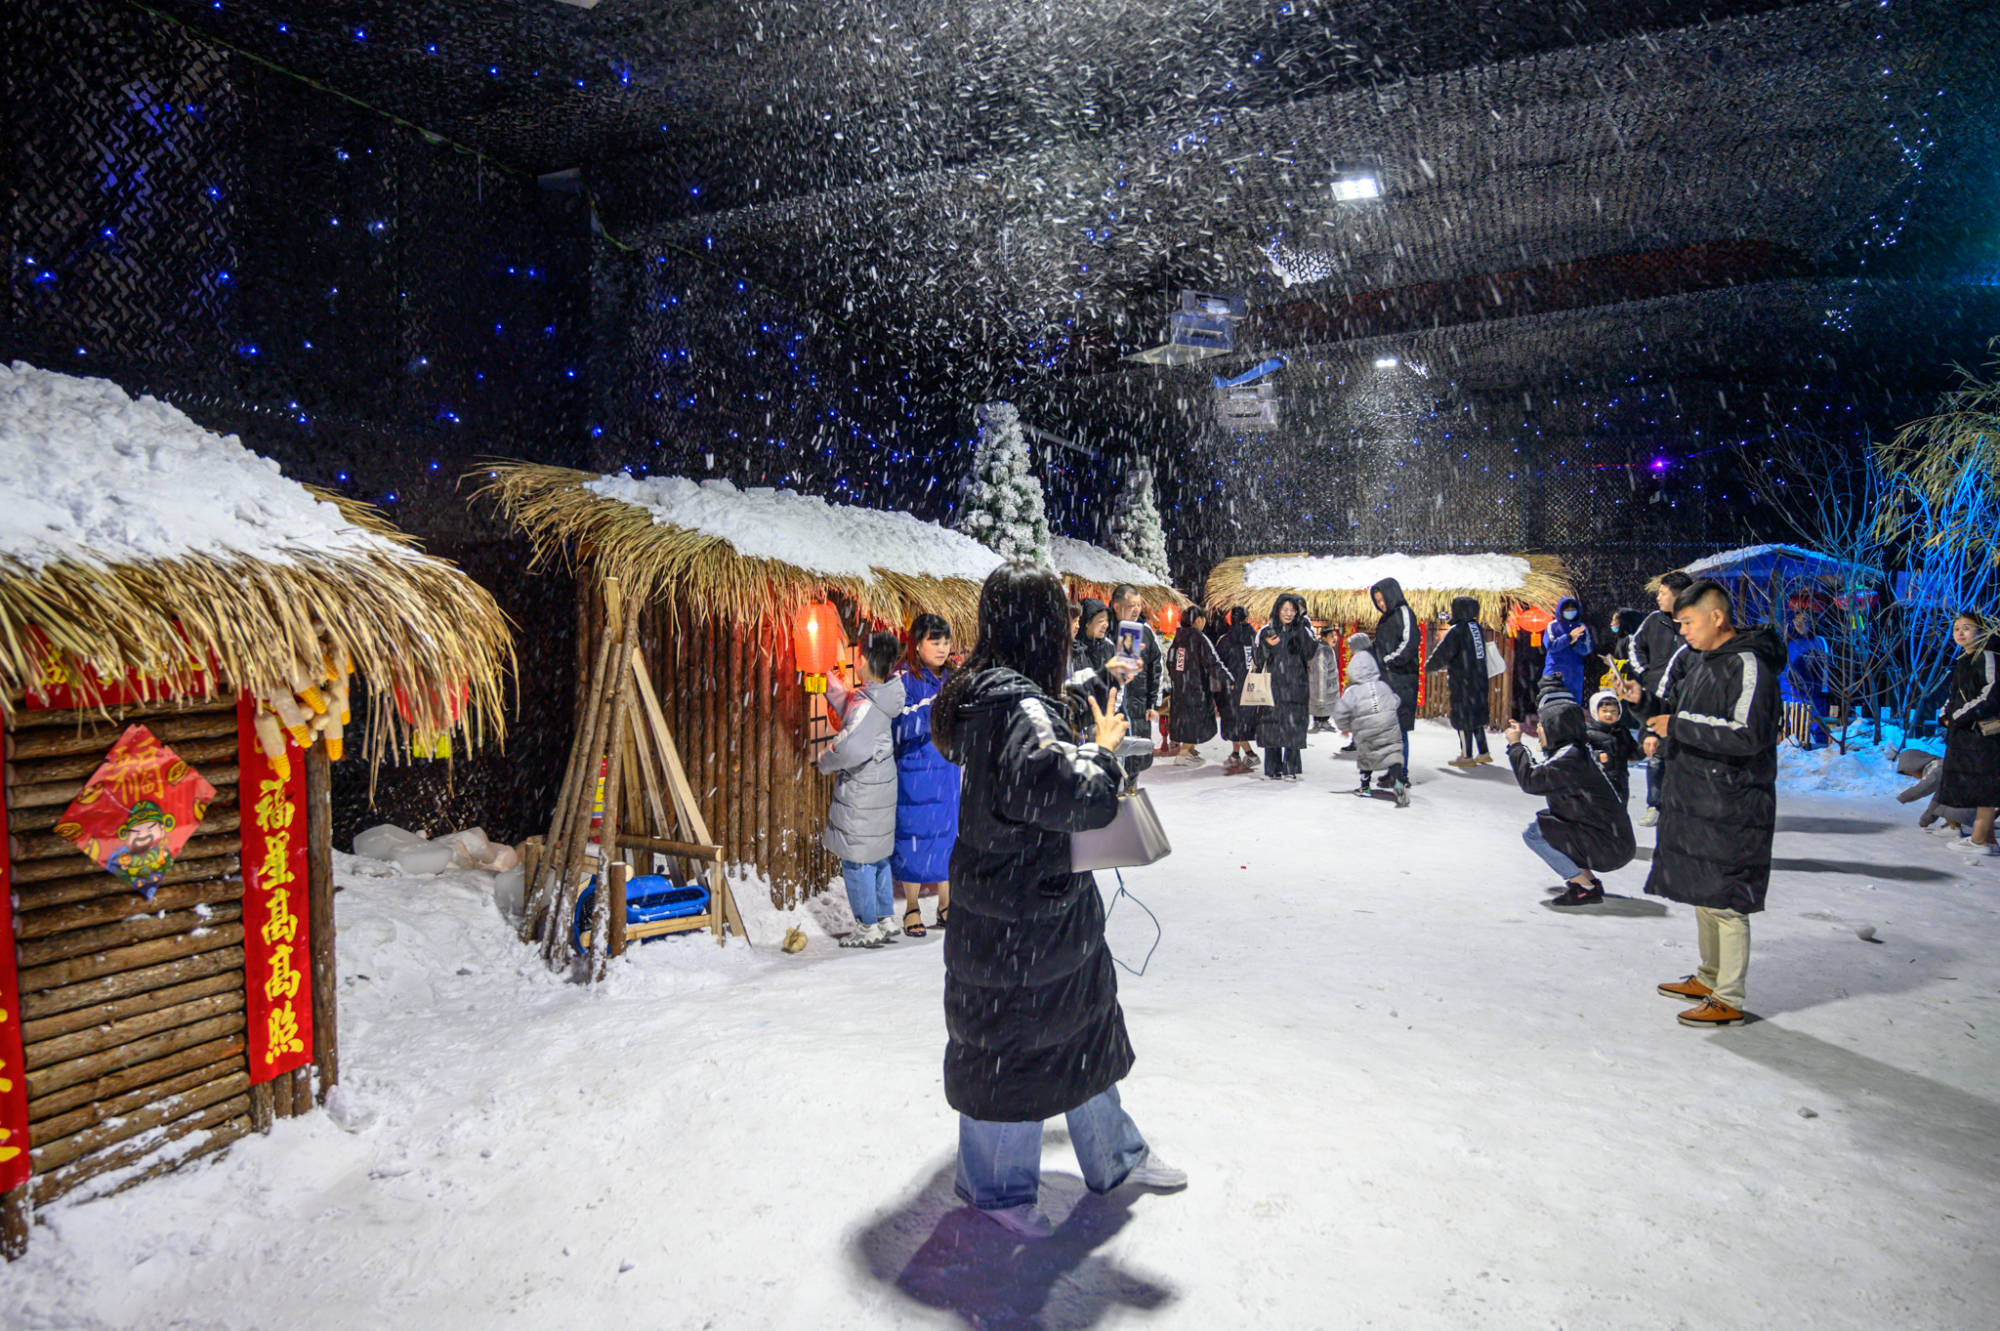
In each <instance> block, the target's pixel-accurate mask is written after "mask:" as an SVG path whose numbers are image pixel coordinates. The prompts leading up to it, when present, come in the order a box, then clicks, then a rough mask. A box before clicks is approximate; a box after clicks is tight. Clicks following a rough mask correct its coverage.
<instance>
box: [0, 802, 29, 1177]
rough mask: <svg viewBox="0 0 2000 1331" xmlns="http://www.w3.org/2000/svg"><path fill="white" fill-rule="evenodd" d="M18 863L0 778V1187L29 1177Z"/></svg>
mask: <svg viewBox="0 0 2000 1331" xmlns="http://www.w3.org/2000/svg"><path fill="white" fill-rule="evenodd" d="M13 893H14V866H13V863H12V861H11V860H10V858H9V856H8V852H7V790H6V784H5V783H4V782H0V1192H5V1191H7V1190H8V1189H10V1188H18V1187H20V1186H21V1185H22V1184H23V1183H26V1182H27V1181H28V1167H29V1161H28V1079H27V1075H26V1068H25V1066H24V1063H23V1055H22V1052H21V985H20V975H19V973H18V972H17V971H16V970H15V969H14V895H13Z"/></svg>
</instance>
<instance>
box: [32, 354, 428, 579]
mask: <svg viewBox="0 0 2000 1331" xmlns="http://www.w3.org/2000/svg"><path fill="white" fill-rule="evenodd" d="M0 499H4V501H5V502H4V506H0V558H5V559H10V560H12V561H14V562H16V563H17V564H19V565H21V566H24V567H26V568H28V569H30V570H39V569H42V568H45V567H47V566H48V565H49V564H52V563H55V562H57V561H60V560H70V561H74V562H75V563H78V564H86V565H94V566H98V567H106V566H109V565H112V564H121V563H143V562H145V561H147V560H155V559H177V558H184V557H187V556H189V555H206V556H211V557H214V558H230V557H232V556H240V557H243V558H248V559H256V560H261V561H263V562H265V563H269V564H290V563H293V562H294V561H295V559H296V558H297V557H298V556H299V555H301V554H305V553H313V554H327V553H336V552H349V553H357V554H359V553H368V554H375V555H380V556H382V557H385V558H396V559H401V558H417V559H421V558H423V556H422V555H420V554H417V553H416V552H415V551H413V550H411V549H410V548H409V547H408V546H407V545H403V544H400V543H398V542H397V541H394V540H391V539H388V538H386V537H384V536H381V535H378V534H376V533H375V532H373V531H369V530H367V529H366V528H364V527H361V526H358V525H356V523H355V522H354V521H353V520H352V519H351V518H350V517H349V516H348V515H347V514H346V513H344V512H342V511H341V509H340V507H339V506H338V505H336V504H334V503H331V502H329V501H327V500H325V499H321V498H318V497H316V496H315V495H313V494H312V493H311V492H310V491H308V490H307V489H306V488H305V487H304V486H302V485H300V484H298V483H297V482H296V481H290V480H287V479H285V475H284V473H283V472H281V471H279V470H278V464H277V463H275V462H273V461H271V460H270V459H269V458H266V457H260V456H258V455H257V454H255V453H252V452H251V451H250V450H249V449H247V448H245V447H244V446H243V444H242V443H241V441H239V440H238V439H237V438H236V436H235V435H218V434H212V433H210V432H209V431H207V430H205V429H203V428H202V427H201V426H199V425H197V424H195V423H194V422H193V421H192V420H189V419H188V417H187V416H186V415H185V414H183V413H182V412H181V411H179V410H178V409H177V408H174V407H171V406H169V405H167V404H166V403H164V402H161V401H159V400H158V399H157V398H152V397H140V398H138V399H136V400H135V399H134V398H132V397H130V396H128V395H127V394H126V392H125V390H124V389H122V388H120V387H119V386H118V385H117V384H115V383H112V382H111V381H110V380H109V379H82V378H78V377H76V376H74V375H68V374H57V373H55V372H53V371H50V370H41V369H37V368H35V367H34V366H32V365H28V364H25V363H23V362H20V361H16V362H14V364H13V365H11V366H0Z"/></svg>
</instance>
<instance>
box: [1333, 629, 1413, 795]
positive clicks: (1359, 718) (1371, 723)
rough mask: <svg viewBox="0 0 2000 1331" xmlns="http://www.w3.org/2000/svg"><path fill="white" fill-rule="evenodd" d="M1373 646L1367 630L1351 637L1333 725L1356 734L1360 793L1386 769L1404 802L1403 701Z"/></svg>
mask: <svg viewBox="0 0 2000 1331" xmlns="http://www.w3.org/2000/svg"><path fill="white" fill-rule="evenodd" d="M1373 645H1374V644H1373V641H1372V640H1371V639H1370V638H1369V636H1368V635H1367V634H1365V633H1357V634H1355V635H1354V636H1353V637H1351V638H1349V639H1348V640H1347V647H1348V659H1347V681H1348V682H1347V687H1346V688H1345V689H1344V690H1342V691H1341V695H1340V697H1338V698H1336V699H1335V700H1334V703H1333V724H1334V725H1335V726H1336V727H1338V728H1339V729H1340V730H1342V731H1352V732H1353V733H1354V758H1355V762H1356V763H1357V765H1359V767H1360V768H1361V791H1360V792H1359V793H1366V792H1367V790H1368V783H1369V778H1370V776H1371V775H1372V774H1373V773H1375V772H1384V773H1387V778H1388V784H1389V785H1390V787H1391V788H1392V789H1393V790H1394V791H1395V792H1396V793H1397V800H1396V802H1397V803H1398V804H1403V803H1406V802H1407V796H1405V795H1403V793H1402V791H1403V787H1404V785H1405V783H1406V782H1407V780H1408V774H1407V773H1405V772H1404V771H1403V727H1402V723H1401V722H1400V721H1399V720H1398V719H1397V717H1396V708H1397V707H1398V705H1399V704H1400V702H1401V700H1400V699H1399V698H1398V697H1397V696H1396V691H1395V690H1394V689H1392V688H1390V687H1389V684H1388V682H1387V681H1386V680H1384V679H1383V678H1382V667H1381V665H1380V663H1378V662H1377V661H1376V660H1375V656H1374V653H1373V652H1372V651H1371V650H1370V648H1371V647H1372V646H1373Z"/></svg>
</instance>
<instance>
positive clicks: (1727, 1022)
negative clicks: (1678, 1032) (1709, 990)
mask: <svg viewBox="0 0 2000 1331" xmlns="http://www.w3.org/2000/svg"><path fill="white" fill-rule="evenodd" d="M1741 1020H1743V1013H1742V1012H1741V1011H1740V1010H1739V1009H1737V1008H1733V1007H1731V1006H1729V1004H1727V1003H1725V1002H1723V1001H1722V1000H1721V999H1719V998H1704V999H1702V1000H1701V1003H1700V1004H1699V1005H1698V1006H1696V1007H1691V1008H1689V1009H1688V1010H1687V1011H1685V1012H1683V1013H1681V1025H1683V1026H1734V1025H1735V1024H1736V1023H1737V1022H1739V1021H1741Z"/></svg>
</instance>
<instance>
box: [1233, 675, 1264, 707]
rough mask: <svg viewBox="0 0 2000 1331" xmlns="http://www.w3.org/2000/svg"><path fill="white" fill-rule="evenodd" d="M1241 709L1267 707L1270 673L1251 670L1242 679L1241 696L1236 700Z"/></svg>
mask: <svg viewBox="0 0 2000 1331" xmlns="http://www.w3.org/2000/svg"><path fill="white" fill-rule="evenodd" d="M1238 705H1239V706H1242V707H1269V706H1271V705H1272V701H1271V672H1270V671H1268V670H1253V671H1251V672H1250V673H1249V674H1247V675H1245V676H1244V677H1243V696H1242V698H1240V699H1239V700H1238Z"/></svg>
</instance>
